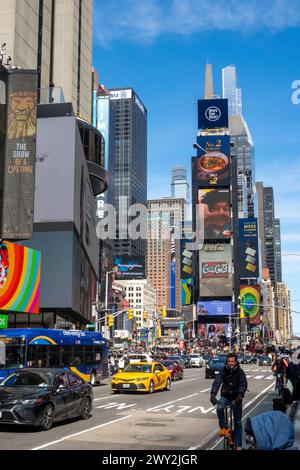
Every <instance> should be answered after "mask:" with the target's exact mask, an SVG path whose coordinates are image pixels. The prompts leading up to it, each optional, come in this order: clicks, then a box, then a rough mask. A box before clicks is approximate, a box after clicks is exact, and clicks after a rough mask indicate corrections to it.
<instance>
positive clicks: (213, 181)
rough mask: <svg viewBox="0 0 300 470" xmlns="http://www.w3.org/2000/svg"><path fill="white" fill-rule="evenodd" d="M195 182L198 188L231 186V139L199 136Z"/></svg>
mask: <svg viewBox="0 0 300 470" xmlns="http://www.w3.org/2000/svg"><path fill="white" fill-rule="evenodd" d="M197 144H198V148H197V157H194V158H193V181H194V184H195V185H196V186H197V187H198V188H207V187H217V186H229V185H230V137H229V135H224V136H198V137H197Z"/></svg>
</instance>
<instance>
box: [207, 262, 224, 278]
mask: <svg viewBox="0 0 300 470" xmlns="http://www.w3.org/2000/svg"><path fill="white" fill-rule="evenodd" d="M228 274H229V265H228V263H224V262H222V261H215V262H208V263H202V277H228Z"/></svg>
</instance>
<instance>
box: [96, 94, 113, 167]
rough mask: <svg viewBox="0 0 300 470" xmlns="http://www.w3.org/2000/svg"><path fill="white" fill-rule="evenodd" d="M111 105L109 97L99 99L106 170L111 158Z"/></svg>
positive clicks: (99, 120)
mask: <svg viewBox="0 0 300 470" xmlns="http://www.w3.org/2000/svg"><path fill="white" fill-rule="evenodd" d="M109 103H110V99H109V96H108V95H105V96H98V97H97V129H98V130H99V131H100V132H101V134H102V135H103V137H104V141H105V146H104V148H105V159H104V161H105V169H106V170H107V169H108V158H109V110H110V109H109Z"/></svg>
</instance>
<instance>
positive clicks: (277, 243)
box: [274, 219, 282, 282]
mask: <svg viewBox="0 0 300 470" xmlns="http://www.w3.org/2000/svg"><path fill="white" fill-rule="evenodd" d="M274 229H275V262H276V282H282V263H281V233H280V219H274Z"/></svg>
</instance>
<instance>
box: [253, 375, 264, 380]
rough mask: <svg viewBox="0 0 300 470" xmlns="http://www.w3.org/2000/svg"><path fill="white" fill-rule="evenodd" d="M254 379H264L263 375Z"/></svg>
mask: <svg viewBox="0 0 300 470" xmlns="http://www.w3.org/2000/svg"><path fill="white" fill-rule="evenodd" d="M254 378H255V379H257V380H259V379H263V378H264V375H256V376H255V377H254Z"/></svg>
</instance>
